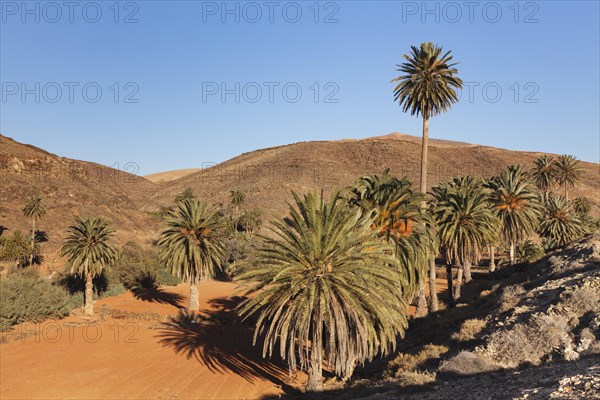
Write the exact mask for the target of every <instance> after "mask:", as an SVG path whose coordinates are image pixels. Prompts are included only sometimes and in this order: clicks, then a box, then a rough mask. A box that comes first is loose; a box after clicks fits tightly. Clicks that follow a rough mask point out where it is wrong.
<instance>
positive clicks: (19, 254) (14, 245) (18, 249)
mask: <svg viewBox="0 0 600 400" xmlns="http://www.w3.org/2000/svg"><path fill="white" fill-rule="evenodd" d="M30 243H31V239H30V238H29V235H27V234H23V232H21V231H20V230H19V229H17V230H15V231H13V233H12V235H10V236H9V237H7V238H5V239H3V246H2V247H3V249H2V258H4V259H6V260H8V261H12V262H14V263H15V266H16V267H17V268H18V267H19V266H22V265H24V264H25V263H26V262H27V259H28V258H29V256H30V252H31V248H30V247H29V244H30Z"/></svg>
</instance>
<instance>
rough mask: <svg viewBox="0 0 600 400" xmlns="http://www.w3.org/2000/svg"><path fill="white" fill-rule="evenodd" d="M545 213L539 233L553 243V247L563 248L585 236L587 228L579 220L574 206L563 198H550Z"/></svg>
mask: <svg viewBox="0 0 600 400" xmlns="http://www.w3.org/2000/svg"><path fill="white" fill-rule="evenodd" d="M545 206H546V207H545V212H544V215H543V217H542V220H541V223H540V229H539V233H540V236H541V237H542V238H545V239H547V240H548V241H549V243H552V244H553V246H552V247H561V246H564V245H565V244H567V243H569V242H571V241H573V240H576V239H578V238H580V237H581V236H583V234H584V233H585V227H584V224H583V223H582V221H581V220H580V219H579V218H578V215H577V214H576V212H575V210H574V207H573V204H572V203H571V202H568V201H567V199H566V198H564V197H562V196H549V197H548V199H547V202H546V204H545Z"/></svg>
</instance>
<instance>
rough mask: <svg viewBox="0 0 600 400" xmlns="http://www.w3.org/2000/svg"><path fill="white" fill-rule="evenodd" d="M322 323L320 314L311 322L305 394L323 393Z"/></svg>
mask: <svg viewBox="0 0 600 400" xmlns="http://www.w3.org/2000/svg"><path fill="white" fill-rule="evenodd" d="M322 345H323V323H322V321H321V316H320V313H318V315H317V316H316V317H315V319H314V320H313V336H312V340H311V350H310V363H309V367H308V382H307V383H306V391H307V392H322V391H323V349H322Z"/></svg>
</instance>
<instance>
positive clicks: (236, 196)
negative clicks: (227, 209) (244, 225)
mask: <svg viewBox="0 0 600 400" xmlns="http://www.w3.org/2000/svg"><path fill="white" fill-rule="evenodd" d="M245 200H246V196H244V193H243V192H242V191H241V190H239V189H231V190H230V191H229V201H230V202H231V205H232V206H233V209H234V215H233V218H234V219H235V220H236V221H237V219H238V218H239V216H240V207H241V206H242V204H244V201H245Z"/></svg>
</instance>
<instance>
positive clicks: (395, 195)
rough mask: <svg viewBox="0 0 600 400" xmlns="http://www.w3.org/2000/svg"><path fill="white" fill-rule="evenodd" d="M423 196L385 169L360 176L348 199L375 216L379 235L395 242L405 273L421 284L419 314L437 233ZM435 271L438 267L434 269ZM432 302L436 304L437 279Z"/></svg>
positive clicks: (414, 284)
mask: <svg viewBox="0 0 600 400" xmlns="http://www.w3.org/2000/svg"><path fill="white" fill-rule="evenodd" d="M423 199H424V196H423V195H422V194H421V193H415V192H414V191H413V190H412V188H411V183H410V181H409V180H408V179H406V178H403V179H398V178H396V177H394V176H392V175H391V174H390V170H389V169H386V170H385V171H384V172H383V174H382V175H366V176H363V177H361V178H360V179H359V180H358V181H357V182H356V183H355V185H354V186H353V187H352V188H351V189H350V196H349V203H350V205H352V206H358V207H360V209H361V210H362V214H363V215H365V216H370V217H371V218H373V223H372V228H373V229H374V230H376V231H377V232H378V234H379V237H381V238H383V239H384V240H386V241H387V242H389V243H391V244H393V247H394V250H395V255H396V257H397V258H398V259H399V261H400V267H401V269H402V273H403V274H404V275H405V276H406V277H407V279H408V281H409V282H411V287H412V288H414V289H416V288H417V285H418V286H419V287H418V289H419V290H418V293H419V296H418V299H419V302H418V305H417V315H419V316H421V315H424V314H425V313H426V312H427V303H426V301H424V298H425V271H426V269H427V264H426V263H427V258H428V256H430V255H432V254H433V253H434V247H435V240H434V239H435V234H434V233H433V232H432V228H431V224H429V225H428V222H431V221H429V219H428V218H427V217H428V216H429V215H428V213H427V212H425V211H424V210H423V209H422V207H421V204H422V201H423ZM434 272H435V269H434ZM430 292H431V294H432V296H431V298H432V300H431V304H432V307H433V308H437V307H436V303H437V293H435V279H434V283H433V286H431V282H430Z"/></svg>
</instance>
